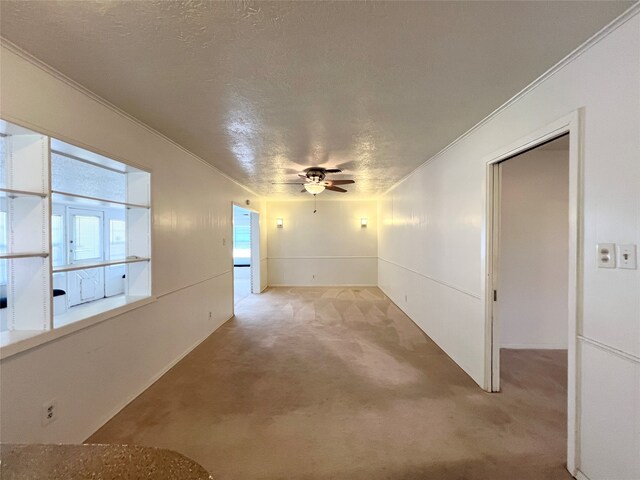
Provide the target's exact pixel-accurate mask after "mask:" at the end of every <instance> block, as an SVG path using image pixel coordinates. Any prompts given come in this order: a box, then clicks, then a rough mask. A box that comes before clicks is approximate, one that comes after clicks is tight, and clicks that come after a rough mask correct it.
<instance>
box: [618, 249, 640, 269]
mask: <svg viewBox="0 0 640 480" xmlns="http://www.w3.org/2000/svg"><path fill="white" fill-rule="evenodd" d="M617 250H618V268H627V269H630V270H635V269H636V268H638V255H637V253H636V246H635V245H618V249H617Z"/></svg>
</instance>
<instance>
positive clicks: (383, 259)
mask: <svg viewBox="0 0 640 480" xmlns="http://www.w3.org/2000/svg"><path fill="white" fill-rule="evenodd" d="M378 260H381V261H383V262H386V263H389V264H391V265H395V266H396V267H399V268H403V269H404V270H407V271H408V272H411V273H415V274H416V275H419V276H421V277H423V278H426V279H427V280H431V281H432V282H435V283H438V284H440V285H443V286H445V287H448V288H451V289H452V290H455V291H457V292H460V293H463V294H465V295H468V296H470V297H473V298H476V299H478V300H480V299H481V297H480V295H478V294H477V293H473V292H470V291H469V290H465V289H464V288H459V287H456V286H455V285H452V284H450V283H447V282H444V281H442V280H438V279H437V278H434V277H430V276H429V275H425V274H424V273H420V272H418V271H416V270H413V269H411V268H408V267H405V266H404V265H400V264H399V263H396V262H392V261H391V260H387V259H385V258H382V257H378Z"/></svg>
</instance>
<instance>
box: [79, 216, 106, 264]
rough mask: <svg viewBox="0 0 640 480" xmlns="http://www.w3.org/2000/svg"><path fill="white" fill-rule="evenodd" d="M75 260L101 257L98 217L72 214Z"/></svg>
mask: <svg viewBox="0 0 640 480" xmlns="http://www.w3.org/2000/svg"><path fill="white" fill-rule="evenodd" d="M74 228H75V231H74V249H75V260H76V261H83V260H95V259H98V258H102V254H101V252H100V217H96V216H88V215H75V216H74Z"/></svg>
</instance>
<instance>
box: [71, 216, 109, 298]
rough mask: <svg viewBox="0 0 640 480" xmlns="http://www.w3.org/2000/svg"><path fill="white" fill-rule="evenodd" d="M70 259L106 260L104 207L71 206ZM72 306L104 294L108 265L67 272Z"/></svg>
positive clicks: (79, 260)
mask: <svg viewBox="0 0 640 480" xmlns="http://www.w3.org/2000/svg"><path fill="white" fill-rule="evenodd" d="M68 219H69V222H68V225H69V263H71V264H83V263H87V264H91V263H96V262H102V261H104V244H103V242H104V235H103V231H104V216H103V213H102V212H101V211H97V210H84V209H77V208H69V209H68ZM67 282H68V295H69V306H70V307H72V306H74V305H78V304H81V303H85V302H91V301H93V300H98V299H100V298H104V268H102V267H101V268H87V269H84V270H75V271H72V272H69V273H68V275H67Z"/></svg>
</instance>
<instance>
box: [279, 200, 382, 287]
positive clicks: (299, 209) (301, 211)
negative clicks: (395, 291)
mask: <svg viewBox="0 0 640 480" xmlns="http://www.w3.org/2000/svg"><path fill="white" fill-rule="evenodd" d="M331 194H332V192H327V193H322V194H321V195H331ZM267 210H268V220H267V231H268V235H269V247H268V248H269V250H268V251H269V255H268V257H269V285H273V286H275V285H376V284H377V275H378V273H377V256H378V242H377V221H376V220H377V219H376V217H377V207H376V201H355V200H354V201H350V200H342V201H333V200H324V201H318V207H317V213H313V197H312V196H311V195H309V198H308V199H307V200H306V201H279V202H274V201H269V202H268V203H267ZM362 217H366V218H367V219H368V226H367V227H366V228H361V227H360V219H361V218H362ZM276 218H282V219H283V221H284V227H283V228H277V227H276Z"/></svg>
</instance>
